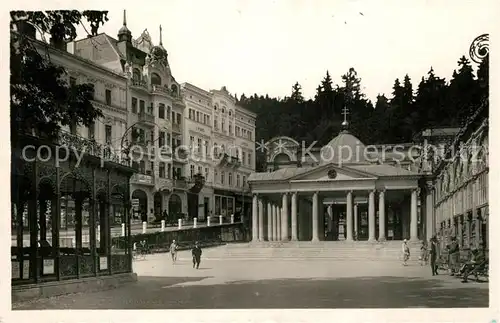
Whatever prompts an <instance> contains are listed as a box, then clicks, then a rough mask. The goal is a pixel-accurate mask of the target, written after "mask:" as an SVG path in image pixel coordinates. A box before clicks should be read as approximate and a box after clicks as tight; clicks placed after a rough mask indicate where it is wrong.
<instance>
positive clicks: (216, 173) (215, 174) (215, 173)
mask: <svg viewBox="0 0 500 323" xmlns="http://www.w3.org/2000/svg"><path fill="white" fill-rule="evenodd" d="M217 176H219V173H218V172H217V171H216V170H214V183H216V182H217Z"/></svg>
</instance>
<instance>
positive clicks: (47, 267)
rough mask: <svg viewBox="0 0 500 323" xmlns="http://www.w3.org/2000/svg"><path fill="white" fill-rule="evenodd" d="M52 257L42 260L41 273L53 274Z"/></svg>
mask: <svg viewBox="0 0 500 323" xmlns="http://www.w3.org/2000/svg"><path fill="white" fill-rule="evenodd" d="M54 273H55V271H54V259H44V260H43V274H44V275H47V274H54Z"/></svg>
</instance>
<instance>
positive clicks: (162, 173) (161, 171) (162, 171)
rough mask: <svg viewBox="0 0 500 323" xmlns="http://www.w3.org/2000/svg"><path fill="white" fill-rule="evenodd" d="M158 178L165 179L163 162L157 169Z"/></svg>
mask: <svg viewBox="0 0 500 323" xmlns="http://www.w3.org/2000/svg"><path fill="white" fill-rule="evenodd" d="M159 173H160V174H159V176H160V178H165V177H166V176H165V163H164V162H160V169H159Z"/></svg>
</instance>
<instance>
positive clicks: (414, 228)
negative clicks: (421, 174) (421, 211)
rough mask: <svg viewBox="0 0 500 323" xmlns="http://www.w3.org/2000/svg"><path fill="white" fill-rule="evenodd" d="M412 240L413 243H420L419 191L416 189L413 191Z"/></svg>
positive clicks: (411, 213) (411, 211)
mask: <svg viewBox="0 0 500 323" xmlns="http://www.w3.org/2000/svg"><path fill="white" fill-rule="evenodd" d="M410 240H411V241H418V227H417V189H414V190H412V191H411V210H410Z"/></svg>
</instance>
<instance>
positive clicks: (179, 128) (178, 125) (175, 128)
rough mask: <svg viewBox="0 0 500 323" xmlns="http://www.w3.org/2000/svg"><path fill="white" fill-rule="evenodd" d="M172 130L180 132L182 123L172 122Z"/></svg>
mask: <svg viewBox="0 0 500 323" xmlns="http://www.w3.org/2000/svg"><path fill="white" fill-rule="evenodd" d="M172 130H173V131H175V132H178V133H180V132H181V125H180V124H178V123H174V122H172Z"/></svg>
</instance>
